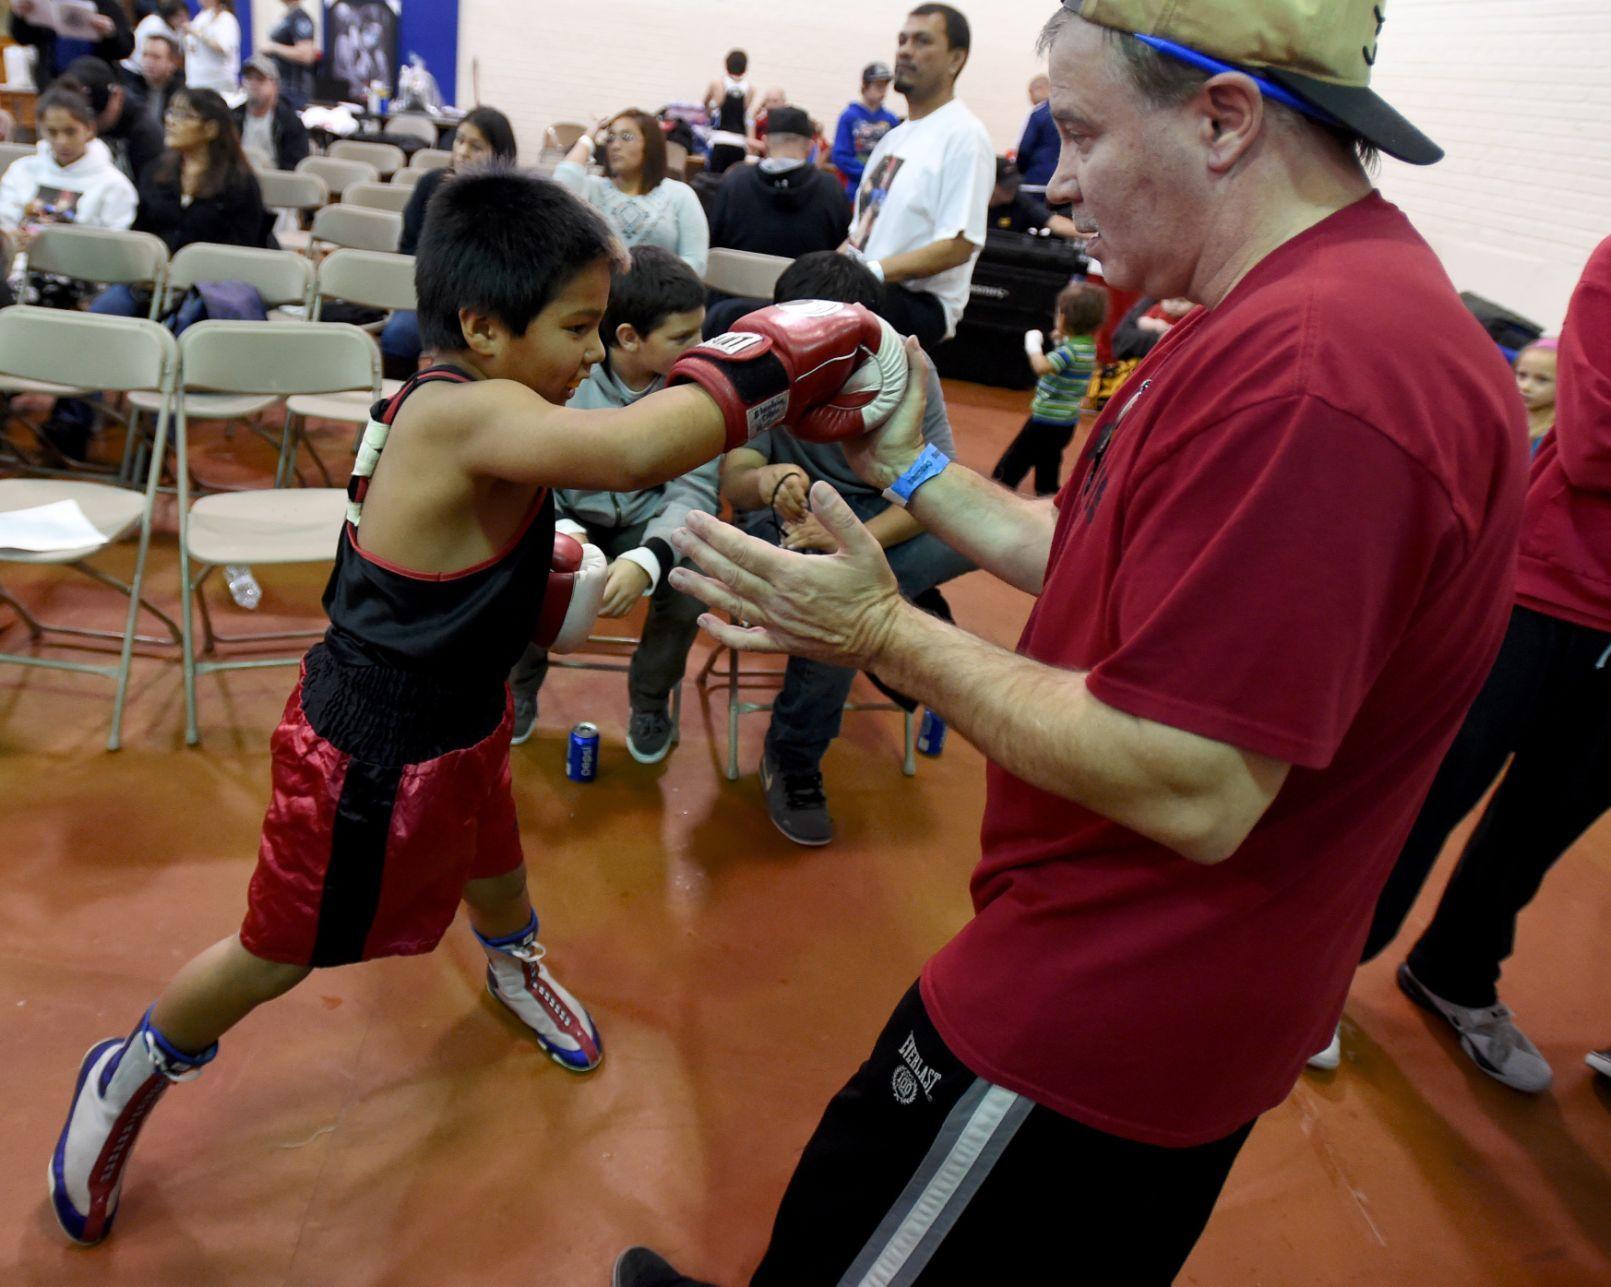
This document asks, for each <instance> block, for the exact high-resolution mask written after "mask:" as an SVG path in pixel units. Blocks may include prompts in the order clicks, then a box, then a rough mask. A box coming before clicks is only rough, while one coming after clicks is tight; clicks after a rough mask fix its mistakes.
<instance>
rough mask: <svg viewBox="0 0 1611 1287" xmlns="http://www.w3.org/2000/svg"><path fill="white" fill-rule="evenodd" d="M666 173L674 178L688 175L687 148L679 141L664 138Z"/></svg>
mask: <svg viewBox="0 0 1611 1287" xmlns="http://www.w3.org/2000/svg"><path fill="white" fill-rule="evenodd" d="M666 173H667V174H669V175H671V176H672V177H673V178H676V179H683V178H686V177H687V175H688V149H687V148H686V147H684V146H683V145H682V144H681V143H673V142H672V141H671V140H669V139H668V140H666Z"/></svg>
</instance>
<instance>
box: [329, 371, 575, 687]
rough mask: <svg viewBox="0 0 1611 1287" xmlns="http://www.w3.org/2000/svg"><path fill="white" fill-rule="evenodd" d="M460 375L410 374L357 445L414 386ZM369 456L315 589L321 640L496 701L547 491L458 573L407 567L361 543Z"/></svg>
mask: <svg viewBox="0 0 1611 1287" xmlns="http://www.w3.org/2000/svg"><path fill="white" fill-rule="evenodd" d="M469 380H470V377H469V376H468V375H466V374H465V373H464V372H463V371H460V370H459V369H457V368H456V367H451V366H434V367H431V368H429V369H428V370H425V371H421V372H419V373H418V374H416V375H414V376H413V377H412V378H411V379H409V381H408V382H407V383H406V384H404V386H403V387H402V388H401V389H400V390H398V392H397V393H396V394H395V395H394V396H393V397H392V398H390V399H387V400H382V401H380V402H377V403H376V404H375V406H374V409H373V410H372V411H371V412H370V417H371V426H370V429H368V430H366V431H365V437H366V441H367V440H369V439H370V437H371V435H372V432H373V431H374V430H375V429H376V427H377V425H384V426H388V429H387V432H390V429H389V426H391V425H392V424H394V423H395V421H396V419H397V415H398V412H399V411H400V410H401V409H402V407H403V405H404V403H406V402H407V401H408V399H409V397H410V396H411V395H412V394H413V392H414V391H415V390H416V389H418V388H419V387H420V386H421V385H422V384H431V383H435V382H438V381H447V382H452V383H467V382H468V381H469ZM377 457H378V453H374V454H371V455H370V457H369V459H368V460H367V462H366V461H365V460H364V458H363V454H362V453H361V455H360V461H359V466H358V470H362V471H363V473H362V476H360V473H359V472H358V470H355V472H354V475H353V478H352V480H351V482H349V484H348V496H349V498H350V500H351V502H352V503H351V504H350V505H349V507H348V513H349V521H348V522H347V524H346V525H345V527H344V528H343V529H342V533H341V541H340V544H339V546H338V548H337V551H336V565H335V569H334V570H333V571H332V572H331V574H330V582H329V584H328V585H327V586H326V587H325V592H324V607H325V611H326V612H327V613H328V614H329V617H330V628H329V630H328V631H327V632H326V634H325V639H324V646H325V648H326V649H327V650H328V652H329V654H330V655H331V656H332V657H333V658H334V659H335V660H336V661H337V662H338V663H340V664H341V665H343V666H344V667H345V666H372V667H383V668H385V669H388V670H391V671H396V672H401V673H403V674H406V675H408V676H410V677H412V682H414V683H418V684H423V685H425V687H426V688H427V689H429V691H431V692H434V693H438V694H441V695H443V696H444V697H446V696H447V695H449V694H452V693H463V694H466V695H468V694H478V695H479V694H488V693H490V694H495V695H496V696H497V699H498V702H499V704H500V705H501V703H502V696H503V688H504V681H505V678H506V677H507V675H508V673H509V670H510V668H511V667H512V666H513V665H514V664H515V662H516V661H518V660H519V659H520V656H521V654H522V652H524V650H525V647H526V644H527V642H528V641H529V640H530V639H531V636H532V632H533V631H534V630H535V629H536V627H537V622H538V618H539V616H540V615H541V613H542V607H543V594H544V592H545V590H546V589H547V586H548V573H549V569H550V567H551V565H552V561H553V552H554V498H553V494H552V493H551V492H550V490H549V489H548V488H546V487H545V488H543V489H541V490H540V491H539V492H538V493H537V495H536V496H535V497H534V498H533V500H532V504H531V508H530V510H528V511H527V513H526V516H525V518H524V519H523V521H522V522H521V524H520V527H519V528H518V529H517V531H516V532H515V534H514V535H513V536H512V537H511V538H510V539H509V540H508V541H507V542H506V543H505V545H504V547H503V548H502V549H501V550H499V551H498V552H497V553H496V554H494V555H493V556H492V557H491V558H489V559H487V560H486V561H485V562H483V563H478V564H476V565H475V566H474V567H469V568H464V569H463V570H461V571H458V572H414V571H411V570H409V569H407V568H403V567H399V566H397V565H395V564H392V563H387V562H386V561H384V560H383V559H379V558H377V557H376V556H375V555H373V554H370V553H368V552H367V551H366V550H364V549H363V546H362V544H361V541H362V535H361V533H362V507H363V500H364V495H365V493H366V492H367V490H368V485H369V479H368V476H367V475H368V473H369V472H370V471H372V470H373V467H374V460H375V459H376V458H377ZM393 485H394V486H395V485H396V483H395V482H394V483H393ZM405 686H406V685H405Z"/></svg>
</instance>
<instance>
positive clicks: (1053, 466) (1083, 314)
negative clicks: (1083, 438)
mask: <svg viewBox="0 0 1611 1287" xmlns="http://www.w3.org/2000/svg"><path fill="white" fill-rule="evenodd" d="M1106 312H1107V295H1106V293H1105V292H1104V291H1103V290H1102V288H1101V287H1099V286H1091V285H1087V284H1085V283H1083V282H1076V283H1075V284H1073V285H1071V286H1068V287H1066V288H1065V289H1064V290H1063V293H1062V294H1060V295H1059V296H1058V297H1057V320H1056V326H1055V328H1054V329H1053V331H1052V340H1053V342H1054V343H1055V344H1056V345H1057V347H1056V348H1054V349H1053V350H1052V351H1051V352H1050V353H1043V352H1042V351H1041V350H1042V346H1043V341H1042V337H1041V333H1040V332H1039V331H1029V332H1027V333H1026V334H1025V335H1024V351H1025V352H1026V353H1027V354H1028V355H1029V365H1030V366H1031V367H1033V368H1034V371H1035V374H1036V375H1038V376H1039V377H1040V383H1039V384H1038V385H1036V386H1035V400H1034V402H1033V403H1031V404H1030V408H1029V420H1028V421H1027V422H1026V423H1025V425H1024V427H1023V428H1022V429H1021V430H1019V431H1018V436H1017V437H1016V438H1014V439H1013V440H1012V445H1011V446H1009V447H1008V448H1007V450H1006V451H1004V452H1003V453H1002V456H1001V459H1000V460H998V461H997V462H996V467H995V469H994V470H992V471H991V475H990V476H991V477H992V478H994V479H995V480H996V481H997V482H999V483H1004V484H1006V485H1007V486H1008V487H1014V488H1015V487H1017V486H1018V484H1019V483H1020V482H1021V481H1022V480H1023V477H1024V475H1025V474H1027V473H1028V472H1029V471H1030V469H1032V468H1033V469H1034V471H1035V494H1036V495H1037V496H1050V495H1052V494H1054V493H1055V492H1056V491H1057V481H1058V476H1059V474H1060V473H1061V472H1062V467H1063V449H1064V448H1065V447H1067V446H1068V444H1069V441H1070V440H1071V439H1072V438H1073V437H1074V429H1075V427H1076V426H1077V425H1078V424H1079V421H1080V402H1081V400H1082V399H1083V398H1084V396H1085V389H1086V385H1087V384H1088V383H1089V382H1090V378H1091V370H1092V368H1093V367H1094V366H1095V364H1096V339H1095V336H1096V332H1097V330H1098V329H1100V327H1101V325H1102V319H1103V317H1104V315H1105V314H1106Z"/></svg>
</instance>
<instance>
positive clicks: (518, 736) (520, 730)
mask: <svg viewBox="0 0 1611 1287" xmlns="http://www.w3.org/2000/svg"><path fill="white" fill-rule="evenodd" d="M536 731H537V694H536V693H522V692H516V693H515V729H514V732H513V733H511V734H510V736H509V745H510V746H519V745H520V744H521V743H522V742H524V741H526V740H527V739H528V738H529V737H531V735H532V734H533V733H535V732H536Z"/></svg>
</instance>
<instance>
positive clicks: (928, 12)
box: [909, 4, 973, 76]
mask: <svg viewBox="0 0 1611 1287" xmlns="http://www.w3.org/2000/svg"><path fill="white" fill-rule="evenodd" d="M936 15H938V16H939V17H941V18H944V19H945V43H946V44H947V45H949V46H950V47H951V48H952V49H960V50H962V52H963V53H965V54H966V53H971V52H972V50H973V29H972V28H971V27H969V26H968V19H967V17H966V16H965V15H964V14H963V13H962V11H961V10H959V9H953V8H952V7H951V6H950V5H948V4H920V5H918V7H917V8H915V9H913V10H912V12H911V14H910V15H909V16H910V17H913V18H932V17H935V16H936ZM967 65H968V60H967V59H966V58H964V59H963V60H962V67H966V66H967ZM962 67H959V68H957V75H959V76H960V75H961V74H962Z"/></svg>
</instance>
